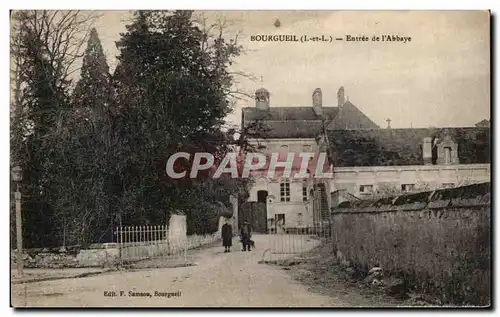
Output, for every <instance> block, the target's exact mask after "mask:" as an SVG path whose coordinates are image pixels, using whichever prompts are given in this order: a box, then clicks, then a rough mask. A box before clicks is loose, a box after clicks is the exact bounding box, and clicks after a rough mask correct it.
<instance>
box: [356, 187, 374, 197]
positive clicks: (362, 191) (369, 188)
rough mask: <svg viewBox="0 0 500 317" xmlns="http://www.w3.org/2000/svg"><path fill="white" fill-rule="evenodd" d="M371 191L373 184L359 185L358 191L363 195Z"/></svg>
mask: <svg viewBox="0 0 500 317" xmlns="http://www.w3.org/2000/svg"><path fill="white" fill-rule="evenodd" d="M372 192H373V185H361V186H359V193H360V194H364V195H369V194H371V193H372Z"/></svg>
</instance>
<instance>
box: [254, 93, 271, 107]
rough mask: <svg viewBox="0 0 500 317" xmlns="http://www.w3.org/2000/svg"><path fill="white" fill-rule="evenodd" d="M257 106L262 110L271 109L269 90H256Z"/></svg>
mask: <svg viewBox="0 0 500 317" xmlns="http://www.w3.org/2000/svg"><path fill="white" fill-rule="evenodd" d="M255 107H257V109H260V110H267V109H269V91H268V90H267V89H265V88H259V89H257V90H256V91H255Z"/></svg>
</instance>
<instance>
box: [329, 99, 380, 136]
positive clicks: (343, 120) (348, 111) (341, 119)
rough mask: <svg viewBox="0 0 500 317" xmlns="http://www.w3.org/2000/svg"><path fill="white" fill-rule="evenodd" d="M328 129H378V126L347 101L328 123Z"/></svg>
mask: <svg viewBox="0 0 500 317" xmlns="http://www.w3.org/2000/svg"><path fill="white" fill-rule="evenodd" d="M327 128H328V129H332V130H336V129H378V128H379V126H378V125H376V124H375V122H373V121H372V120H371V119H370V118H368V117H367V116H366V115H365V114H364V113H363V112H361V110H359V109H358V108H357V107H356V106H355V105H353V104H352V103H351V102H350V101H347V102H346V103H344V105H343V106H342V108H341V110H339V113H338V115H337V116H336V117H335V119H334V120H333V121H332V122H331V123H330V124H329V125H328V127H327Z"/></svg>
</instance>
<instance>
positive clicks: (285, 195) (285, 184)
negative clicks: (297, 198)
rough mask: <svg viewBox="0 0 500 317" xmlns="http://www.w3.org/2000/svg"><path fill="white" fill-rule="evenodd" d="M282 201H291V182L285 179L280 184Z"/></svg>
mask: <svg viewBox="0 0 500 317" xmlns="http://www.w3.org/2000/svg"><path fill="white" fill-rule="evenodd" d="M280 198H281V201H290V181H289V180H287V179H285V180H283V181H282V182H281V183H280Z"/></svg>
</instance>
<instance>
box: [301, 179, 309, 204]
mask: <svg viewBox="0 0 500 317" xmlns="http://www.w3.org/2000/svg"><path fill="white" fill-rule="evenodd" d="M308 198H309V197H307V181H304V182H303V183H302V201H307V199H308Z"/></svg>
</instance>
